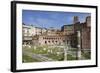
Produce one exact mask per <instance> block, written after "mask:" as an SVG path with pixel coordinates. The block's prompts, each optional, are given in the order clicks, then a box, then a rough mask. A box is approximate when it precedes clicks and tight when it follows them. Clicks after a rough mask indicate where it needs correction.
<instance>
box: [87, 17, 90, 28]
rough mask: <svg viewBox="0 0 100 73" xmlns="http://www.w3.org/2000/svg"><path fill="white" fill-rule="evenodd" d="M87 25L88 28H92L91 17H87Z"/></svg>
mask: <svg viewBox="0 0 100 73" xmlns="http://www.w3.org/2000/svg"><path fill="white" fill-rule="evenodd" d="M86 25H87V27H91V16H87V17H86Z"/></svg>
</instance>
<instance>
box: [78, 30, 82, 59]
mask: <svg viewBox="0 0 100 73" xmlns="http://www.w3.org/2000/svg"><path fill="white" fill-rule="evenodd" d="M77 41H78V44H77V48H78V51H77V57H78V60H80V59H81V32H80V31H77Z"/></svg>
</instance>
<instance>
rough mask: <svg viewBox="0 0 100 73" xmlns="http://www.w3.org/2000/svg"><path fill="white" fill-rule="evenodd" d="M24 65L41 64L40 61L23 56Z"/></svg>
mask: <svg viewBox="0 0 100 73" xmlns="http://www.w3.org/2000/svg"><path fill="white" fill-rule="evenodd" d="M22 62H23V63H28V62H40V61H39V60H36V59H33V58H31V57H29V56H27V55H23V59H22Z"/></svg>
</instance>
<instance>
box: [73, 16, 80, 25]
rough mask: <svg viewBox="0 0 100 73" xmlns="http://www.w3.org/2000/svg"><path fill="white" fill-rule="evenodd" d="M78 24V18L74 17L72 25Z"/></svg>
mask: <svg viewBox="0 0 100 73" xmlns="http://www.w3.org/2000/svg"><path fill="white" fill-rule="evenodd" d="M78 22H79V18H78V16H74V18H73V24H76V23H78Z"/></svg>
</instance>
